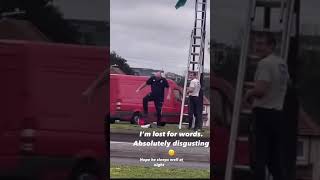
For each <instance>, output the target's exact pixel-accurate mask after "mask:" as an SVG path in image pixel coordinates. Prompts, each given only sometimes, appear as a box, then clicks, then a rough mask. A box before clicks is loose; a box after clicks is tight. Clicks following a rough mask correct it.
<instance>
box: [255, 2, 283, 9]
mask: <svg viewBox="0 0 320 180" xmlns="http://www.w3.org/2000/svg"><path fill="white" fill-rule="evenodd" d="M256 6H257V7H270V8H281V2H280V1H256Z"/></svg>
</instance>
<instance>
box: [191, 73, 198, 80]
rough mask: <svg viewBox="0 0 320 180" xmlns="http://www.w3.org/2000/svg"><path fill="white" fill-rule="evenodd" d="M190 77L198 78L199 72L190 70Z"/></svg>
mask: <svg viewBox="0 0 320 180" xmlns="http://www.w3.org/2000/svg"><path fill="white" fill-rule="evenodd" d="M189 77H190V79H195V78H197V73H196V72H190V76H189Z"/></svg>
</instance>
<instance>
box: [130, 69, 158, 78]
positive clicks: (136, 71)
mask: <svg viewBox="0 0 320 180" xmlns="http://www.w3.org/2000/svg"><path fill="white" fill-rule="evenodd" d="M131 69H132V70H133V71H134V74H135V75H136V76H152V75H153V74H154V73H155V72H159V71H161V72H163V71H162V70H156V69H149V68H131Z"/></svg>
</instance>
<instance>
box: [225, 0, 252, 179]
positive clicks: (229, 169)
mask: <svg viewBox="0 0 320 180" xmlns="http://www.w3.org/2000/svg"><path fill="white" fill-rule="evenodd" d="M254 6H255V0H250V1H249V5H248V11H247V12H248V15H247V16H248V17H247V24H246V31H245V37H244V40H243V41H242V49H241V57H240V62H239V69H238V77H237V86H236V94H235V102H234V105H235V107H234V108H233V114H232V122H231V131H230V137H229V145H228V157H227V165H226V173H225V180H232V173H233V165H234V157H235V149H236V138H237V134H238V124H239V113H240V106H241V99H242V98H241V97H242V90H243V81H244V77H245V70H246V61H247V54H248V47H249V38H250V32H251V25H252V14H251V13H252V12H254V11H252V8H254Z"/></svg>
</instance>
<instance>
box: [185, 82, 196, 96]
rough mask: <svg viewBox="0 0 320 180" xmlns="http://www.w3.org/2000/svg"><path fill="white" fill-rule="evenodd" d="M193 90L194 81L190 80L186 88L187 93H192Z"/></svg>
mask: <svg viewBox="0 0 320 180" xmlns="http://www.w3.org/2000/svg"><path fill="white" fill-rule="evenodd" d="M194 90H195V85H194V81H191V82H190V85H189V87H188V88H187V94H188V93H192V92H193V91H194Z"/></svg>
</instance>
